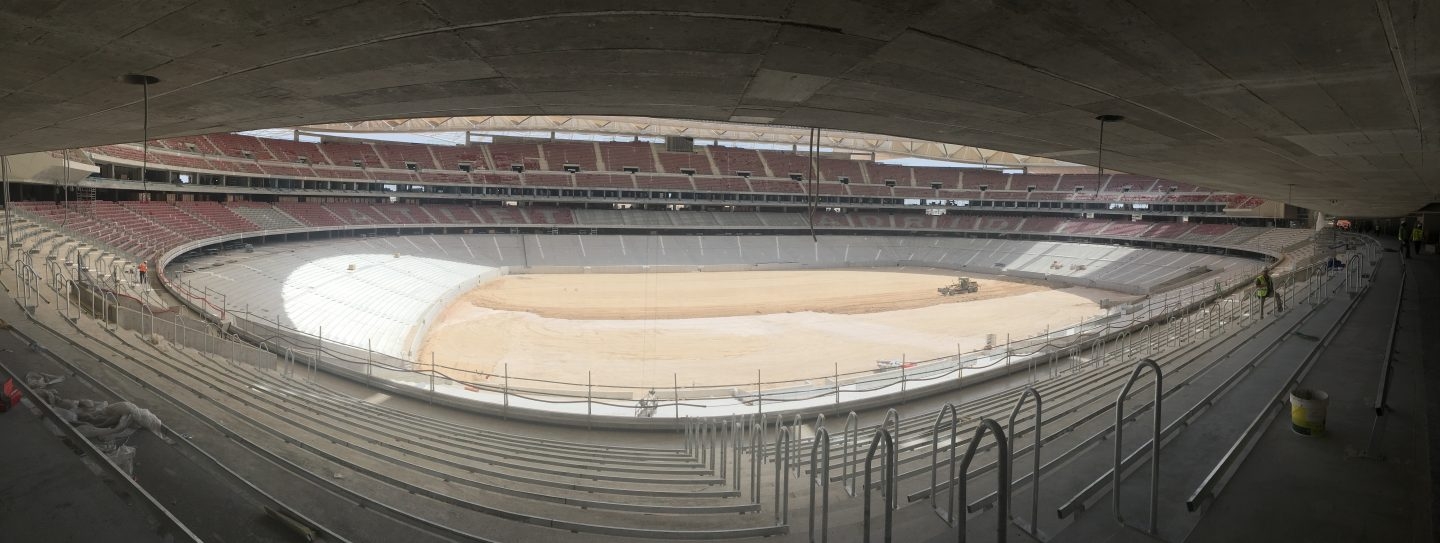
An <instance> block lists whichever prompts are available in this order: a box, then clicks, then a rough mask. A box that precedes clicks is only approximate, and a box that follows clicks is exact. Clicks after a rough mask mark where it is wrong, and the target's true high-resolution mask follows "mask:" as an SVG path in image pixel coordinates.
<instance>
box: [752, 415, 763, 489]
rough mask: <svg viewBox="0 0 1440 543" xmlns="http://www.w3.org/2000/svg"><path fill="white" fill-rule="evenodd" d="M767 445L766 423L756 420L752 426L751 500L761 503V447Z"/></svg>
mask: <svg viewBox="0 0 1440 543" xmlns="http://www.w3.org/2000/svg"><path fill="white" fill-rule="evenodd" d="M764 445H765V423H764V422H761V421H756V422H754V423H752V425H751V426H750V500H751V502H752V503H760V461H761V455H762V454H763V453H762V452H761V447H763V446H764Z"/></svg>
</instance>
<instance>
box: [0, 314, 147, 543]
mask: <svg viewBox="0 0 1440 543" xmlns="http://www.w3.org/2000/svg"><path fill="white" fill-rule="evenodd" d="M5 335H6V336H7V337H8V336H9V334H8V333H5ZM3 351H4V352H5V354H4V355H3V356H5V357H6V358H12V357H14V356H15V354H16V353H15V352H14V351H13V350H11V349H10V347H9V346H6V347H5V348H4V349H3ZM7 377H9V376H8V375H4V373H3V372H0V381H4V379H5V378H7ZM38 413H39V412H38V411H32V410H31V409H30V408H29V407H28V406H24V405H22V406H18V407H16V408H14V409H11V410H10V411H8V412H6V413H3V414H0V444H3V445H0V527H3V529H0V531H3V533H4V535H3V539H4V540H6V541H54V542H61V541H77V542H79V541H136V542H143V541H164V540H165V538H164V537H162V536H160V535H157V534H155V532H154V531H153V530H152V529H151V528H150V526H149V521H148V520H147V519H146V517H145V514H144V513H143V512H142V510H140V509H139V508H138V506H136V505H132V504H130V503H128V502H127V500H132V499H135V498H134V497H133V496H128V497H124V498H122V497H121V496H120V495H119V494H116V491H115V490H111V489H110V487H108V486H106V484H105V482H104V481H103V480H102V479H101V478H100V476H98V475H96V472H95V471H96V470H99V468H98V467H93V466H91V464H92V463H93V462H94V460H93V459H91V458H89V457H87V456H82V455H83V454H84V453H83V452H82V451H83V449H81V448H79V447H78V446H77V445H75V444H74V443H71V442H69V441H62V438H61V437H60V436H59V435H57V434H58V432H59V430H58V429H55V428H54V427H53V426H51V424H50V423H49V422H48V421H47V420H45V419H43V418H41V417H40V416H39V414H38Z"/></svg>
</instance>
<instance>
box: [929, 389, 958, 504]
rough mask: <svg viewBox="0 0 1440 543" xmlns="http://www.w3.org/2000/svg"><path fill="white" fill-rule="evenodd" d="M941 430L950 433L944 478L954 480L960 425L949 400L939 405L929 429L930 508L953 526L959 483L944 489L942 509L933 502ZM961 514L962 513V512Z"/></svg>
mask: <svg viewBox="0 0 1440 543" xmlns="http://www.w3.org/2000/svg"><path fill="white" fill-rule="evenodd" d="M947 419H948V420H949V424H948V425H947V424H945V422H946V420H947ZM942 430H949V434H950V447H949V449H950V462H949V463H948V465H949V466H950V474H949V476H947V477H946V478H945V480H946V481H947V482H949V481H955V450H956V449H957V448H958V447H956V444H957V438H958V434H959V433H960V425H959V421H958V420H957V418H956V416H955V405H954V404H951V403H950V402H945V405H944V406H941V407H940V413H939V414H938V415H936V416H935V425H934V426H933V427H932V428H931V430H930V509H931V510H932V511H934V512H935V515H936V516H939V517H940V520H943V521H945V524H949V525H951V526H953V525H954V523H955V487H956V486H960V485H955V484H951V485H949V486H950V488H948V489H946V491H945V497H946V499H947V500H948V502H947V503H946V506H945V508H944V509H940V508H939V507H936V504H935V500H936V492H935V491H936V489H937V488H938V487H939V475H940V464H939V462H940V449H941V447H940V438H941V437H943V436H944V435H945V434H943V433H941V431H942ZM962 503H963V502H962ZM961 516H964V514H963V513H962V514H961Z"/></svg>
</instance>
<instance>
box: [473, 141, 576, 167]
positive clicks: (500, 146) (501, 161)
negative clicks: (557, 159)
mask: <svg viewBox="0 0 1440 543" xmlns="http://www.w3.org/2000/svg"><path fill="white" fill-rule="evenodd" d="M486 149H487V150H488V151H489V152H490V158H491V163H492V164H494V166H495V170H496V171H510V168H511V167H512V166H515V165H520V166H523V167H524V168H525V169H526V170H543V169H545V168H542V167H541V163H540V157H541V156H543V154H542V153H541V152H540V145H539V144H535V143H491V144H489V145H487V146H486ZM555 169H556V170H559V167H556V168H555Z"/></svg>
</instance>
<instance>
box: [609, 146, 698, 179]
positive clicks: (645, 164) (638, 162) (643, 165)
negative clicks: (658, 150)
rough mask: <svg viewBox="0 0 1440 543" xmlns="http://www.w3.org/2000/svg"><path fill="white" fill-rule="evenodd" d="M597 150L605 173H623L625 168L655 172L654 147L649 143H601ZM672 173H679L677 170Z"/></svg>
mask: <svg viewBox="0 0 1440 543" xmlns="http://www.w3.org/2000/svg"><path fill="white" fill-rule="evenodd" d="M599 148H600V154H601V157H602V158H603V159H604V161H605V170H606V171H611V172H620V171H625V170H624V169H625V168H626V167H631V168H637V169H639V171H642V172H652V173H653V172H655V171H657V169H656V167H655V151H654V146H652V145H651V144H649V143H643V142H632V143H624V142H615V143H602V144H600V145H599ZM673 173H679V170H675V171H674V172H673Z"/></svg>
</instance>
